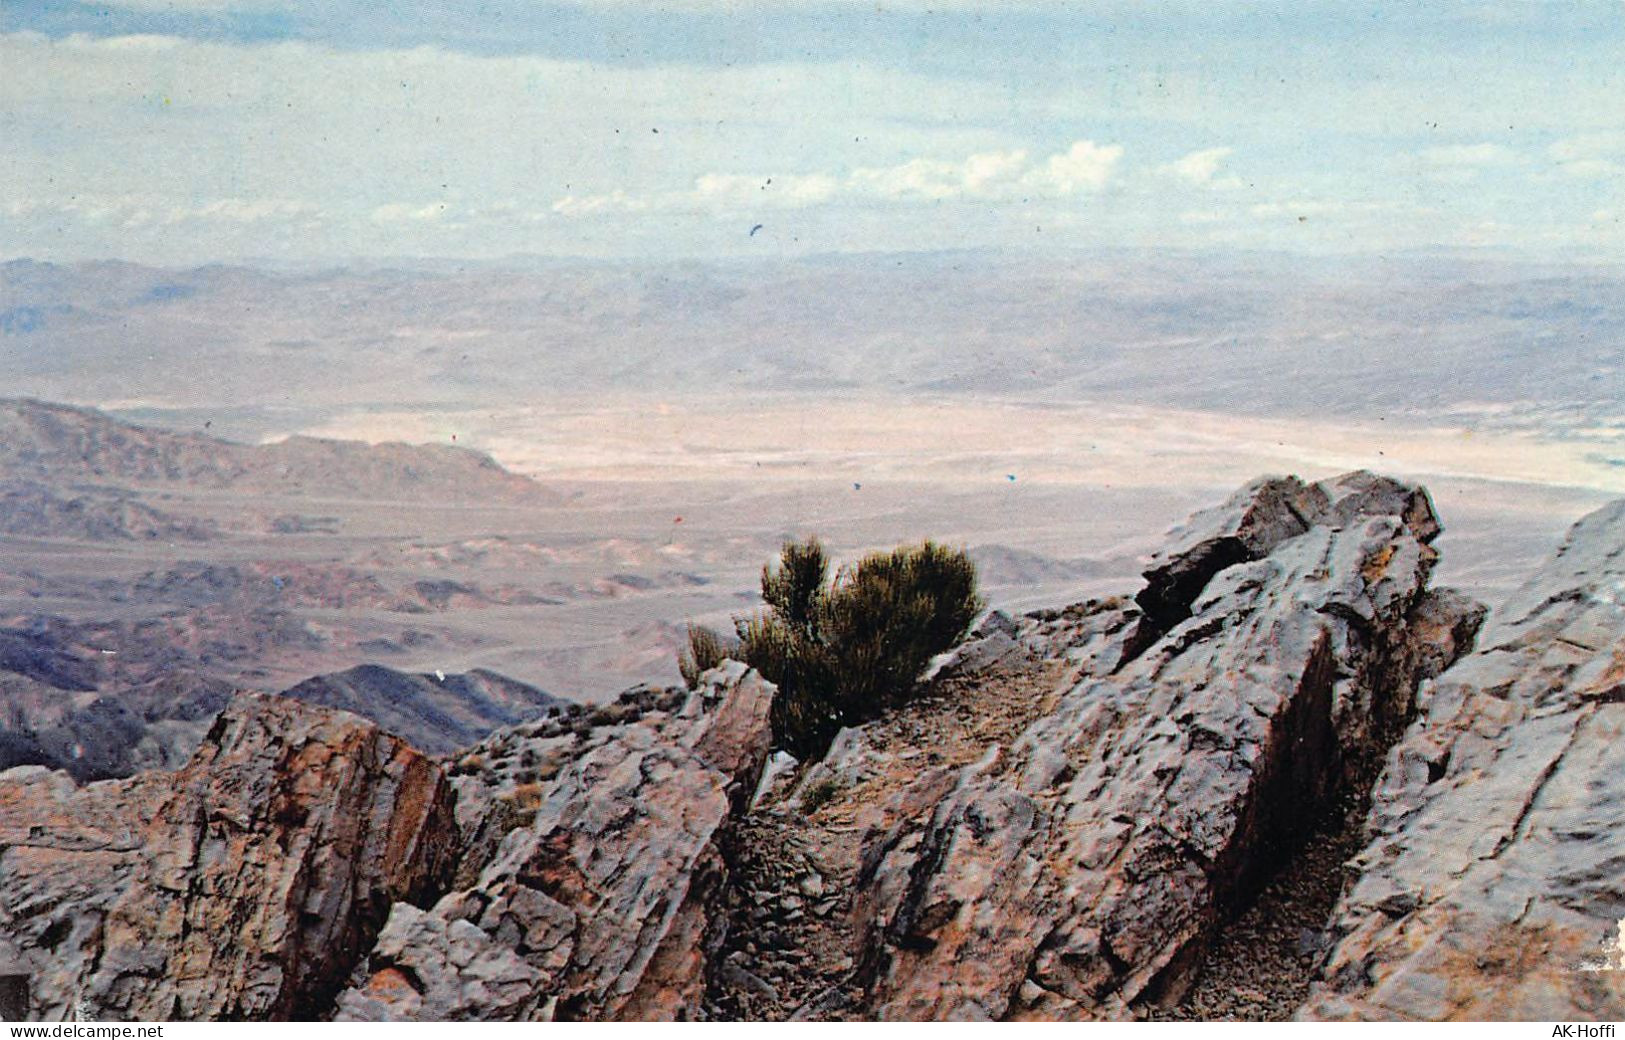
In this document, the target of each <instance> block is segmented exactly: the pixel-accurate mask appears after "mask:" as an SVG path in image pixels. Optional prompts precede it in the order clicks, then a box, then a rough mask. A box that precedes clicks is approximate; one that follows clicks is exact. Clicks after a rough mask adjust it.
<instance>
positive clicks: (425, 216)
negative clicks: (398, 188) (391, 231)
mask: <svg viewBox="0 0 1625 1040" xmlns="http://www.w3.org/2000/svg"><path fill="white" fill-rule="evenodd" d="M445 216H446V204H445V203H444V202H430V203H426V204H424V205H414V204H412V203H409V202H386V203H385V204H384V205H382V206H379V207H377V208H376V209H374V210H373V211H372V219H373V220H375V221H377V222H379V223H380V224H392V223H400V222H403V221H416V222H420V223H421V222H430V221H437V220H441V219H443V218H444V217H445Z"/></svg>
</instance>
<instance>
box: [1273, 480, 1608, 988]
mask: <svg viewBox="0 0 1625 1040" xmlns="http://www.w3.org/2000/svg"><path fill="white" fill-rule="evenodd" d="M1479 647H1480V648H1479V650H1478V651H1477V652H1476V653H1474V654H1472V655H1470V656H1468V657H1466V658H1464V659H1463V660H1462V661H1461V662H1459V663H1458V664H1456V665H1455V667H1453V668H1451V669H1449V670H1448V671H1447V672H1445V673H1444V674H1443V675H1442V676H1441V677H1440V678H1439V679H1438V681H1437V682H1436V683H1434V684H1431V685H1430V686H1427V687H1424V689H1423V691H1422V694H1421V697H1420V705H1419V707H1420V715H1419V717H1418V718H1417V719H1416V721H1415V723H1414V724H1413V725H1412V726H1411V727H1410V728H1409V730H1408V731H1407V732H1406V734H1405V736H1404V739H1403V740H1402V741H1401V742H1400V743H1399V744H1397V745H1396V746H1395V747H1394V748H1393V751H1392V753H1391V754H1390V756H1389V758H1388V760H1387V766H1386V769H1385V771H1384V772H1383V775H1382V778H1381V781H1380V783H1379V784H1378V786H1377V789H1376V792H1375V794H1374V798H1373V805H1372V810H1371V820H1370V827H1371V831H1372V838H1371V843H1370V845H1369V846H1368V847H1367V848H1366V850H1365V852H1364V853H1362V854H1361V856H1360V857H1359V859H1358V860H1357V864H1358V866H1359V868H1360V877H1359V880H1358V882H1357V883H1356V884H1355V885H1354V886H1353V888H1352V889H1351V890H1350V891H1349V892H1348V893H1347V894H1346V895H1345V897H1344V899H1343V901H1342V903H1341V904H1340V905H1339V907H1338V909H1337V911H1336V914H1335V916H1334V930H1335V934H1336V935H1337V936H1338V942H1337V944H1336V946H1335V947H1334V949H1333V950H1332V952H1331V955H1330V958H1329V960H1328V962H1327V964H1326V966H1325V969H1324V972H1323V978H1324V981H1323V983H1322V984H1320V985H1319V986H1317V987H1316V989H1315V991H1314V992H1313V993H1312V994H1311V997H1310V1000H1309V1002H1308V1003H1307V1004H1306V1005H1305V1006H1304V1007H1303V1008H1302V1009H1301V1011H1300V1017H1304V1018H1376V1019H1393V1018H1418V1019H1440V1018H1460V1019H1539V1020H1554V1019H1555V1020H1565V1019H1567V1020H1573V1019H1590V1020H1599V1019H1618V1018H1625V945H1622V942H1625V931H1622V928H1621V922H1622V921H1625V773H1622V771H1621V770H1620V749H1621V748H1622V747H1625V693H1622V691H1625V502H1616V503H1614V504H1613V505H1611V506H1608V507H1606V508H1604V509H1601V510H1599V511H1597V512H1595V513H1592V514H1591V515H1589V516H1587V517H1586V518H1584V519H1583V520H1581V521H1580V522H1579V523H1578V524H1577V525H1575V527H1574V529H1573V530H1572V531H1571V532H1570V534H1569V537H1568V540H1567V541H1566V542H1565V544H1564V545H1563V547H1562V548H1561V549H1560V550H1559V551H1558V553H1557V554H1556V556H1555V557H1553V558H1552V559H1551V560H1550V561H1549V562H1548V563H1547V564H1545V565H1544V566H1543V567H1542V568H1541V570H1540V571H1539V572H1537V573H1536V574H1535V575H1534V577H1533V578H1532V579H1531V580H1530V581H1529V582H1527V583H1526V584H1525V585H1524V586H1523V587H1522V588H1521V589H1520V590H1519V591H1518V592H1516V593H1515V594H1514V595H1513V596H1512V597H1511V599H1510V600H1509V601H1508V602H1507V603H1506V604H1505V605H1504V606H1502V607H1501V608H1500V609H1499V610H1498V611H1497V612H1496V613H1495V615H1494V616H1493V617H1492V619H1491V623H1490V625H1489V626H1488V627H1487V628H1486V630H1485V632H1484V634H1483V636H1482V637H1481V638H1480V640H1479Z"/></svg>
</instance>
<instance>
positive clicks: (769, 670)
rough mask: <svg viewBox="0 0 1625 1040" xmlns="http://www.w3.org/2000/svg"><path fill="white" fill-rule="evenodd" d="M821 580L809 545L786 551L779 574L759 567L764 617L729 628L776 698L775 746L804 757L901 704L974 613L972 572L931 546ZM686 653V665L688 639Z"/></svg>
mask: <svg viewBox="0 0 1625 1040" xmlns="http://www.w3.org/2000/svg"><path fill="white" fill-rule="evenodd" d="M828 573H829V563H828V560H827V559H826V557H825V555H824V550H823V547H822V546H821V545H819V543H818V541H817V540H816V539H812V538H809V539H808V540H806V541H805V542H787V543H785V545H784V547H783V549H782V550H781V551H780V554H779V561H778V566H777V567H776V568H775V567H773V566H771V565H770V566H768V567H764V568H763V569H762V599H763V600H764V601H765V602H766V603H767V606H768V609H767V611H766V612H764V613H761V614H757V615H753V616H750V617H745V618H740V619H737V620H736V621H735V623H734V627H735V630H736V632H737V635H738V637H739V646H738V648H737V651H736V653H737V655H738V656H739V658H740V659H741V660H743V661H745V662H746V663H747V664H749V665H750V666H751V667H753V668H755V669H756V670H757V671H759V672H761V673H762V675H764V676H765V677H766V678H767V679H769V680H770V681H772V682H773V683H775V684H776V685H777V686H778V688H779V695H778V697H777V698H775V700H774V703H773V735H774V740H775V742H776V743H777V744H778V746H779V747H782V748H785V749H787V750H789V751H790V752H791V753H793V754H795V755H797V756H798V757H801V758H809V757H817V756H821V755H822V754H823V753H824V752H825V751H826V750H828V748H829V743H830V741H831V740H833V739H834V737H835V734H836V733H837V732H838V731H839V730H840V728H841V727H842V726H847V725H852V724H853V723H857V722H862V721H864V720H866V719H870V718H873V717H874V716H876V715H878V714H879V713H880V712H882V711H884V710H885V709H887V708H889V707H891V706H893V705H895V704H898V703H901V702H902V701H903V700H905V699H907V698H908V697H909V696H910V695H911V694H912V693H913V692H914V686H915V680H916V678H917V677H918V676H919V674H920V672H921V670H922V669H924V668H925V666H926V664H927V662H929V661H930V660H931V658H932V657H933V656H934V655H936V654H939V653H941V652H942V651H944V650H946V649H948V648H949V647H951V646H953V645H954V643H956V642H957V641H958V640H959V639H960V638H961V637H963V636H964V634H965V632H966V630H967V629H968V628H969V627H970V624H971V621H972V620H974V619H975V617H976V615H977V613H978V612H979V611H980V610H981V609H982V600H981V598H980V597H979V596H978V595H977V593H976V568H975V565H974V564H972V563H971V561H970V559H969V558H968V557H967V556H966V555H965V553H964V552H962V551H960V550H957V549H949V548H946V547H944V546H941V545H937V544H936V543H934V542H929V541H927V542H923V543H921V544H919V545H913V546H903V547H900V548H898V549H894V550H892V551H891V552H880V553H873V554H871V555H869V556H866V557H864V558H863V559H862V560H860V561H858V563H857V565H856V566H854V567H847V568H842V569H841V570H840V572H839V573H837V574H836V576H835V578H834V580H833V581H828V580H827V579H828ZM713 635H714V633H713ZM690 646H691V649H690V651H689V656H690V658H691V659H693V658H695V657H696V650H695V649H694V648H693V647H694V635H693V630H690ZM687 674H688V673H687V671H686V670H685V672H684V675H685V676H686V675H687Z"/></svg>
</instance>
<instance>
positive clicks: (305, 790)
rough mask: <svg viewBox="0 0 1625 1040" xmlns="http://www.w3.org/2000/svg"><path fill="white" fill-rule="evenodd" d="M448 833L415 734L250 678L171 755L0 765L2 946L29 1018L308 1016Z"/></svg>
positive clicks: (432, 773)
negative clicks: (155, 764) (104, 770)
mask: <svg viewBox="0 0 1625 1040" xmlns="http://www.w3.org/2000/svg"><path fill="white" fill-rule="evenodd" d="M455 841H456V828H455V824H454V821H453V816H452V798H451V789H450V787H449V785H448V784H447V782H446V780H445V778H444V776H443V775H442V774H441V771H440V769H439V768H438V767H437V766H436V765H435V764H434V763H433V762H431V761H430V760H429V759H427V758H425V757H424V756H423V755H422V754H420V753H419V752H417V751H414V750H413V749H412V748H410V747H408V746H407V745H405V744H404V743H402V742H401V741H399V740H396V739H394V738H392V737H388V736H385V735H383V734H382V733H380V732H379V731H378V729H377V728H376V727H374V726H372V725H370V724H369V723H366V722H364V721H363V720H361V719H359V718H356V717H354V716H351V715H346V714H343V713H338V712H330V711H323V710H320V709H315V708H310V707H307V706H304V705H300V704H298V703H296V702H293V701H288V700H284V699H281V698H275V697H262V696H257V695H246V694H245V695H242V696H239V697H238V698H237V699H236V700H235V701H233V702H232V704H231V705H230V707H228V708H227V710H226V711H225V712H223V713H222V714H221V715H220V717H219V719H218V720H217V721H216V722H215V724H214V726H213V728H212V729H211V730H210V732H209V734H208V736H207V737H206V738H205V740H204V743H203V745H202V747H200V748H199V749H198V752H197V754H196V755H195V756H193V758H192V760H191V762H190V763H188V764H187V765H186V766H185V767H184V768H182V769H181V770H179V771H178V772H175V773H144V774H141V775H140V776H137V777H133V778H131V779H128V780H119V781H110V782H106V783H100V784H92V785H89V786H86V787H76V786H75V785H74V784H73V782H72V781H71V780H69V779H68V778H67V777H66V776H65V775H64V774H61V773H50V772H47V771H45V770H43V769H40V768H38V767H22V768H19V769H15V770H12V771H10V772H8V773H6V774H0V850H3V852H0V946H4V945H7V944H9V945H10V946H11V947H13V948H14V949H16V950H17V951H19V960H20V967H21V969H22V970H21V971H20V972H14V974H21V975H26V976H27V977H28V982H27V990H28V994H27V996H28V1002H29V1007H30V1013H31V1015H32V1016H33V1017H36V1018H45V1019H64V1018H86V1017H89V1018H102V1017H109V1018H115V1019H146V1020H151V1019H260V1018H288V1017H295V1018H299V1017H315V1016H317V1015H319V1014H321V1013H322V1012H323V1011H324V1009H325V1008H327V1007H329V1006H330V1005H331V1001H332V998H333V996H334V994H335V993H336V992H337V991H338V989H339V988H340V987H341V985H342V984H343V981H344V978H345V976H346V974H347V973H348V972H349V970H350V966H351V965H352V964H353V963H354V962H355V960H356V958H357V957H359V956H360V955H361V953H362V952H363V951H364V950H365V949H366V948H367V947H368V946H370V945H371V942H372V939H373V936H374V935H375V934H376V933H377V930H378V929H379V927H380V926H381V925H382V924H383V923H384V918H385V915H386V914H387V913H388V910H389V907H390V905H391V904H392V903H394V902H396V901H408V902H410V901H413V900H421V899H423V898H424V897H425V896H426V895H429V894H430V893H433V892H435V891H438V890H439V889H440V888H441V887H443V886H444V884H445V881H446V879H447V875H448V872H449V868H450V867H451V864H452V856H453V849H454V845H455Z"/></svg>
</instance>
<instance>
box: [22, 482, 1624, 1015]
mask: <svg viewBox="0 0 1625 1040" xmlns="http://www.w3.org/2000/svg"><path fill="white" fill-rule="evenodd" d="M1439 531H1440V523H1439V519H1438V517H1437V516H1436V515H1435V513H1434V510H1433V506H1432V504H1431V502H1430V501H1429V499H1428V496H1427V493H1426V492H1425V491H1424V490H1422V489H1420V488H1417V487H1413V486H1409V485H1406V484H1402V483H1399V482H1397V481H1393V480H1389V479H1386V478H1382V477H1377V476H1373V475H1371V474H1368V473H1363V472H1361V473H1352V474H1348V475H1345V476H1344V477H1341V478H1338V479H1335V480H1330V481H1324V482H1321V483H1318V484H1308V483H1304V482H1302V481H1300V480H1297V479H1296V478H1270V479H1263V480H1259V481H1256V482H1254V483H1253V484H1250V485H1248V486H1247V487H1245V488H1243V489H1241V490H1240V491H1239V492H1238V493H1237V494H1236V495H1234V496H1233V497H1232V498H1231V499H1230V500H1229V501H1228V502H1226V503H1224V504H1223V505H1221V506H1219V507H1217V508H1215V509H1213V510H1210V511H1207V512H1205V513H1201V514H1198V515H1196V516H1195V517H1192V518H1191V520H1190V521H1189V522H1188V523H1187V524H1185V525H1184V526H1182V527H1181V528H1179V529H1177V530H1176V531H1174V532H1172V533H1171V535H1170V537H1169V540H1168V543H1167V546H1166V547H1165V548H1164V549H1163V550H1162V551H1161V552H1159V553H1158V554H1156V555H1155V557H1154V558H1153V559H1152V560H1151V561H1150V565H1149V566H1148V568H1147V571H1146V583H1145V585H1144V587H1143V588H1142V589H1140V590H1138V591H1137V592H1135V593H1129V592H1127V591H1125V594H1123V595H1119V596H1115V597H1109V598H1105V599H1101V600H1095V601H1090V602H1088V603H1082V604H1076V605H1073V606H1070V607H1066V608H1063V609H1057V610H1050V611H1039V612H1034V613H1032V614H1029V615H1027V616H1024V617H1020V618H1010V617H1006V616H1004V615H1001V614H997V613H994V614H992V615H989V616H988V617H987V618H986V619H985V620H984V621H983V622H982V623H981V625H980V626H979V627H978V629H977V630H976V631H975V632H974V633H973V636H972V638H971V639H970V640H968V641H967V642H966V643H964V644H963V645H961V646H960V647H959V648H958V649H957V650H955V651H954V652H953V653H952V654H950V655H948V656H947V657H946V658H944V659H941V660H939V661H938V662H936V664H935V666H934V668H933V669H932V671H931V672H930V673H929V676H928V678H926V679H925V680H924V681H923V683H922V686H921V688H920V690H919V691H918V696H916V697H915V698H913V699H911V700H910V701H909V702H908V703H906V704H904V705H903V706H902V707H900V708H898V709H897V710H895V711H893V712H891V713H889V714H887V715H886V716H884V717H882V718H880V719H877V720H875V721H874V722H871V723H869V724H867V725H864V726H862V727H856V728H853V729H849V730H845V731H843V732H842V733H841V734H840V735H839V737H838V738H837V739H836V741H835V743H834V746H833V747H832V748H831V750H830V752H829V754H828V755H827V756H826V757H825V758H824V759H823V760H822V761H820V762H816V763H795V762H793V761H791V760H789V759H788V758H787V757H786V756H782V755H780V756H773V757H772V759H771V767H769V766H768V762H769V752H770V743H771V733H770V725H769V707H770V705H771V701H772V698H773V696H774V693H775V691H774V689H773V687H772V686H771V685H770V684H768V683H766V682H764V681H763V680H762V679H761V678H760V677H759V676H757V675H756V674H755V673H754V672H751V671H749V670H748V669H746V668H745V667H744V666H742V665H739V664H735V663H732V662H729V663H725V664H724V665H723V666H722V667H720V668H718V669H715V670H713V671H712V672H710V673H708V674H707V675H706V676H704V677H703V679H702V681H701V683H700V684H699V687H698V688H697V689H694V690H680V689H657V688H638V689H635V690H631V691H628V692H627V693H626V694H624V695H622V697H621V698H620V699H619V700H618V701H616V702H615V703H613V704H610V705H605V706H601V707H598V708H594V709H586V708H571V709H570V710H567V711H559V712H555V713H553V714H552V715H550V716H549V717H547V718H543V719H538V720H535V721H530V722H525V723H522V724H519V725H516V726H511V727H509V728H506V729H503V730H499V731H497V732H495V733H493V734H491V735H490V736H489V737H487V738H485V739H484V740H482V741H481V742H480V743H478V744H476V745H474V746H473V747H470V748H467V749H465V750H463V751H460V752H458V753H456V754H453V755H450V756H448V757H446V758H444V759H440V760H434V759H430V758H428V757H427V756H425V755H423V754H421V753H419V752H418V751H416V750H414V749H412V748H411V747H409V746H408V745H406V744H405V743H403V742H402V741H401V740H399V739H398V738H395V737H392V736H389V735H387V734H385V733H383V732H381V731H380V730H379V729H378V727H377V726H375V725H373V724H372V723H368V722H366V721H364V720H361V719H359V718H356V717H355V716H351V715H348V714H345V713H344V712H340V711H334V710H329V709H323V708H319V707H316V706H313V705H309V704H304V703H299V702H296V701H293V700H289V699H278V698H266V697H257V696H240V697H238V698H237V699H235V700H234V701H233V702H232V703H231V705H230V706H229V707H228V708H227V710H226V711H225V712H224V713H223V714H222V715H221V716H220V717H219V719H218V720H217V721H216V722H215V724H214V726H213V728H212V729H211V730H210V732H209V734H208V737H207V738H206V739H205V741H204V742H203V745H202V747H201V748H200V749H199V751H198V752H197V754H196V755H195V756H194V757H193V758H192V760H191V761H190V762H189V763H188V764H187V765H186V766H185V767H184V768H182V769H181V770H179V771H178V772H176V773H143V774H140V775H137V776H135V777H131V778H129V779H124V780H113V781H105V782H100V783H93V784H88V785H85V786H76V785H75V784H74V783H73V782H72V781H71V780H70V779H69V778H68V777H67V776H66V775H65V774H62V773H51V772H47V771H45V770H43V769H39V768H24V769H17V770H12V771H11V772H9V773H5V774H0V1002H3V1003H4V1007H0V1012H3V1013H5V1014H6V1017H8V1018H9V1017H12V1016H14V1015H17V1014H19V1013H26V1014H28V1015H31V1016H34V1017H42V1018H53V1019H61V1018H76V1017H78V1018H84V1017H92V1018H93V1017H100V1016H102V1015H106V1016H110V1017H118V1018H126V1019H129V1018H290V1017H292V1018H300V1017H309V1018H340V1019H352V1020H353V1019H367V1020H400V1019H475V1020H542V1019H554V1020H568V1019H575V1020H585V1019H595V1020H603V1019H667V1020H669V1019H693V1018H768V1019H778V1018H861V1019H869V1018H874V1019H967V1018H968V1019H1006V1020H1008V1019H1056V1018H1065V1019H1075V1018H1163V1017H1187V1018H1188V1017H1250V1018H1280V1017H1287V1016H1290V1015H1292V1014H1294V1013H1295V1014H1297V1015H1299V1016H1300V1017H1305V1018H1354V1017H1365V1018H1443V1017H1475V1018H1476V1017H1486V1018H1501V1017H1519V1018H1542V1019H1567V1018H1617V1017H1621V1016H1625V988H1622V985H1625V984H1622V979H1625V959H1622V958H1625V949H1622V948H1621V947H1620V946H1619V943H1620V942H1621V941H1622V939H1625V937H1622V936H1621V935H1620V924H1619V922H1620V920H1621V918H1625V897H1622V896H1621V894H1620V893H1621V887H1620V885H1619V884H1618V879H1619V878H1620V876H1621V868H1622V866H1625V839H1622V838H1621V837H1620V835H1621V834H1625V791H1622V790H1621V785H1620V781H1619V779H1618V771H1617V769H1612V768H1611V767H1610V761H1611V760H1610V757H1609V754H1608V752H1609V750H1610V748H1611V747H1615V746H1618V740H1619V738H1620V736H1621V735H1622V734H1621V730H1622V728H1625V717H1622V713H1625V707H1622V705H1625V696H1622V694H1621V692H1620V691H1621V688H1622V683H1625V503H1622V504H1620V505H1616V506H1614V507H1611V508H1610V509H1606V510H1603V511H1601V512H1599V513H1597V514H1594V515H1593V516H1591V517H1588V518H1586V519H1585V520H1584V521H1582V522H1581V523H1580V524H1579V525H1578V526H1577V527H1576V528H1575V530H1574V532H1573V534H1572V535H1571V537H1570V539H1569V541H1568V543H1567V544H1566V545H1565V546H1564V547H1563V549H1562V550H1561V551H1560V552H1559V553H1558V555H1557V556H1556V557H1555V559H1554V560H1553V561H1552V562H1551V563H1550V564H1549V565H1548V566H1547V567H1546V568H1544V569H1543V570H1542V571H1541V572H1540V573H1539V574H1538V575H1536V577H1535V578H1533V579H1532V580H1531V582H1530V583H1529V585H1528V586H1526V587H1525V588H1524V589H1523V590H1522V591H1521V592H1520V593H1519V594H1518V595H1516V596H1515V597H1514V598H1513V600H1512V601H1511V602H1509V603H1508V604H1506V605H1505V606H1504V607H1503V608H1501V609H1500V611H1499V612H1498V613H1497V614H1496V615H1495V617H1494V619H1493V620H1492V621H1491V623H1489V625H1488V627H1487V628H1485V629H1484V633H1483V636H1482V638H1479V639H1478V643H1479V649H1477V650H1476V651H1473V649H1472V648H1473V644H1474V641H1475V636H1476V635H1477V633H1478V632H1479V629H1480V626H1481V624H1482V623H1483V622H1484V616H1485V612H1484V609H1483V608H1482V607H1480V606H1479V605H1477V604H1475V603H1473V602H1472V601H1470V600H1468V599H1467V598H1465V597H1463V596H1460V595H1458V594H1456V593H1453V592H1451V591H1449V590H1441V589H1434V588H1432V587H1430V582H1429V578H1430V575H1431V572H1432V568H1433V565H1434V562H1435V559H1436V553H1435V550H1434V549H1433V547H1432V543H1433V541H1434V539H1435V538H1436V536H1437V535H1438V533H1439ZM1362 849H1363V851H1361V850H1362ZM1354 853H1358V855H1354Z"/></svg>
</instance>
